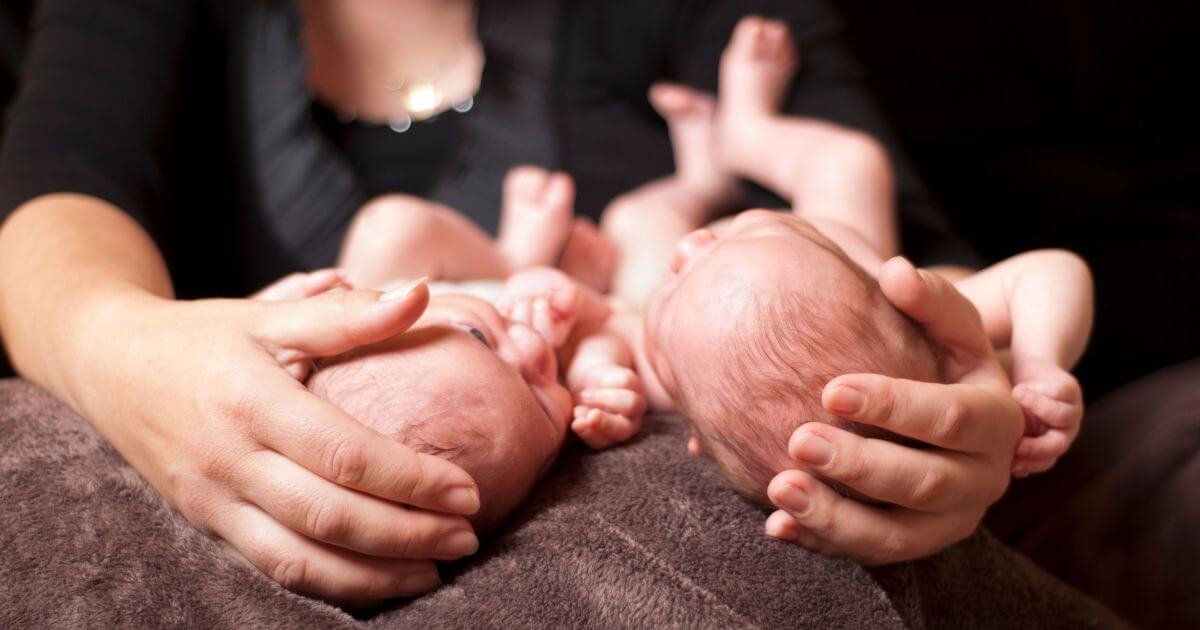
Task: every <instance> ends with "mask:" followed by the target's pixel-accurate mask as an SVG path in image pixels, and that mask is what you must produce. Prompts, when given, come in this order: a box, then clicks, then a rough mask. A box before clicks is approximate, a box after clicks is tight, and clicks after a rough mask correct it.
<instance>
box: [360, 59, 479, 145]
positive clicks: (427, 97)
mask: <svg viewBox="0 0 1200 630" xmlns="http://www.w3.org/2000/svg"><path fill="white" fill-rule="evenodd" d="M468 64H470V65H471V66H472V67H471V68H470V69H469V70H468V71H466V72H463V73H459V75H454V74H453V71H455V70H458V69H460V68H461V67H462V66H465V65H468ZM482 67H483V47H482V46H480V45H479V42H478V41H475V42H473V43H472V45H471V46H470V47H469V49H468V50H467V51H465V52H464V53H461V54H459V55H457V56H456V57H455V59H454V61H453V62H450V63H445V64H439V67H436V68H434V70H433V71H432V72H430V73H429V74H427V75H425V76H422V77H419V78H415V79H400V80H399V81H396V82H392V83H385V84H384V86H383V87H384V89H385V90H387V91H388V92H391V93H394V94H396V95H397V96H398V98H399V101H400V102H399V107H400V111H399V112H396V114H394V115H392V116H390V117H389V118H388V122H387V126H388V128H390V129H391V130H392V131H395V132H396V133H404V132H406V131H408V130H409V129H411V128H412V125H413V123H417V122H422V121H425V120H429V119H430V118H433V117H434V116H436V115H438V114H440V113H442V112H444V111H449V110H453V111H455V112H457V113H459V114H465V113H467V112H468V111H471V108H472V107H474V106H475V97H474V96H473V93H474V91H475V90H476V89H478V83H477V81H478V79H474V80H473V82H474V83H475V84H474V85H472V86H470V87H471V88H472V89H468V90H463V91H468V92H471V93H472V94H470V95H468V96H467V97H465V98H462V99H459V100H455V101H448V100H447V98H446V93H445V91H443V88H442V84H443V82H444V81H445V79H446V77H447V76H450V77H451V78H452V79H453V78H458V77H461V76H462V75H463V74H469V75H474V74H475V73H478V72H480V71H481V69H482ZM459 83H460V84H461V83H462V81H461V80H460V81H459ZM456 87H461V86H460V85H454V86H451V88H452V89H453V88H456ZM356 118H357V115H356V113H355V112H348V113H344V114H343V115H341V116H339V119H341V120H342V121H343V122H349V121H352V120H355V119H356Z"/></svg>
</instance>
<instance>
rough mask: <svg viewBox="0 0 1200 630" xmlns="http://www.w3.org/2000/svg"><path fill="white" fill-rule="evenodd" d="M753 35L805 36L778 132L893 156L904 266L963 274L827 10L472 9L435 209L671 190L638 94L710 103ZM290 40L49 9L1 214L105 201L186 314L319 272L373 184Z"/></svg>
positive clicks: (246, 27)
mask: <svg viewBox="0 0 1200 630" xmlns="http://www.w3.org/2000/svg"><path fill="white" fill-rule="evenodd" d="M750 13H756V14H761V15H767V16H776V17H780V18H782V19H785V20H787V21H788V22H789V23H790V24H791V25H792V29H793V32H794V33H795V35H796V38H797V41H798V44H799V47H800V50H801V52H802V56H803V60H804V61H803V65H802V68H801V72H800V76H799V78H798V80H797V82H796V85H795V88H794V90H793V93H792V95H791V97H790V99H789V102H788V104H787V110H788V111H789V112H791V113H795V114H803V115H808V116H813V117H818V118H823V119H827V120H831V121H835V122H838V123H841V124H844V125H847V126H851V127H855V128H859V129H863V130H865V131H867V132H869V133H872V134H873V135H875V136H876V137H878V138H879V139H880V140H882V141H883V142H884V143H885V144H886V145H887V146H889V147H890V148H891V150H892V155H893V157H894V158H895V162H896V166H897V172H898V178H897V179H898V192H899V207H900V211H901V226H902V229H903V233H904V235H905V238H906V240H905V251H906V252H908V253H909V254H910V255H912V256H914V257H915V258H917V259H918V260H921V261H924V262H937V261H950V260H963V259H964V257H965V256H968V255H969V254H968V253H967V252H968V251H969V250H967V249H966V248H965V246H964V245H963V244H962V242H961V241H959V240H957V239H955V238H953V237H952V235H951V234H950V233H949V230H948V229H947V227H946V224H945V222H944V220H943V219H942V217H941V214H940V213H939V212H938V211H937V210H936V209H935V208H934V206H933V205H932V204H931V202H930V200H929V199H928V196H927V194H926V192H925V189H924V187H923V185H922V184H921V183H920V181H919V180H918V179H917V178H916V176H915V175H914V174H913V172H912V169H911V168H910V167H909V165H908V162H907V161H906V160H904V159H902V158H901V157H900V154H899V151H897V149H896V144H895V142H894V141H893V138H892V137H891V136H890V134H888V133H887V131H886V128H885V125H884V124H883V121H882V119H881V117H880V115H879V114H878V112H877V111H876V109H875V108H874V107H873V105H872V104H871V102H870V99H869V97H868V95H867V94H866V93H865V91H864V88H863V86H862V82H861V73H860V70H859V68H858V66H857V65H856V64H855V62H854V61H853V59H852V58H851V56H850V55H849V53H848V52H847V50H846V48H845V47H844V46H843V45H842V43H841V40H840V35H841V28H842V27H841V23H840V22H839V20H838V19H837V18H836V16H835V15H834V14H833V12H832V10H831V8H830V7H829V6H828V5H827V4H826V2H825V1H823V0H660V1H658V2H646V1H645V0H608V1H606V2H594V1H592V0H505V1H504V2H500V1H499V0H483V1H482V2H481V6H480V17H479V35H480V39H481V41H482V42H483V44H484V49H485V54H486V56H487V66H486V68H485V71H484V77H483V81H482V84H481V87H480V92H479V94H478V97H477V99H476V107H475V109H474V110H473V111H472V112H471V113H470V114H469V115H468V116H466V117H463V118H462V119H461V120H462V122H461V125H462V127H463V128H462V129H461V130H460V132H458V133H454V134H448V135H447V136H445V137H457V138H458V141H457V142H456V143H454V146H452V147H447V146H446V145H442V147H441V148H442V151H441V152H440V154H441V155H442V156H443V158H439V159H445V158H446V157H447V156H448V157H449V162H448V163H445V164H441V165H437V166H438V168H437V169H436V170H437V171H439V173H438V175H437V177H436V183H434V184H433V185H432V187H431V188H429V191H428V196H430V197H432V198H435V199H437V200H439V201H442V202H444V203H447V204H448V205H450V206H452V207H455V208H457V209H459V210H460V211H462V212H464V213H465V214H467V215H468V216H470V217H471V218H472V219H473V220H475V221H476V222H477V223H479V224H480V225H481V226H483V227H484V228H486V229H489V230H492V229H494V228H495V224H496V220H497V217H498V207H499V195H500V182H501V180H502V178H503V175H504V173H505V172H506V171H507V170H508V169H509V168H511V167H512V166H515V165H517V164H521V163H533V164H540V165H543V166H546V167H549V168H559V169H563V170H566V171H568V172H570V173H571V174H572V175H573V176H574V177H575V178H576V182H577V186H578V203H577V211H578V212H579V213H580V214H584V215H589V216H593V217H595V216H598V214H599V212H600V211H601V210H602V209H603V207H604V205H605V204H606V203H607V201H608V200H610V199H612V198H613V197H614V196H616V195H618V194H620V193H622V192H625V191H627V190H629V189H630V188H633V187H634V186H637V185H638V184H641V183H643V182H645V181H648V180H650V179H653V178H655V177H660V176H662V175H664V174H666V173H669V172H670V171H671V169H672V160H671V151H670V144H669V141H668V139H667V135H666V133H665V131H666V130H665V126H664V124H663V122H662V121H661V120H660V119H659V118H658V117H657V116H656V115H655V114H654V112H653V110H652V109H651V108H650V106H649V104H648V103H647V101H646V92H647V89H648V88H649V86H650V84H651V83H652V82H654V81H655V80H658V79H661V78H669V79H674V80H678V81H682V82H684V83H687V84H689V85H692V86H694V87H697V88H700V89H704V90H707V91H715V86H716V77H717V64H718V60H719V57H720V53H721V50H722V49H723V48H724V46H725V44H726V42H727V41H728V39H729V36H730V34H731V32H732V30H733V26H734V24H736V22H737V20H738V19H739V18H741V17H742V16H744V15H747V14H750ZM300 20H301V16H300V12H299V9H298V8H297V7H296V5H295V4H294V3H293V2H292V1H291V0H273V1H271V0H255V1H253V2H247V1H246V0H173V1H171V2H163V1H162V0H112V1H110V2H95V1H94V0H43V2H42V3H41V6H39V8H38V11H37V14H36V18H35V21H34V24H33V35H32V38H31V42H30V47H29V49H28V50H27V54H26V57H25V67H24V82H23V84H22V86H21V88H20V92H19V94H18V96H17V100H16V101H15V102H14V103H13V105H12V107H11V109H10V112H9V120H8V123H7V124H8V128H7V131H6V137H5V141H4V147H3V151H2V153H0V211H2V212H5V213H7V212H9V211H11V210H12V209H14V208H16V207H17V206H19V205H20V204H21V203H23V202H24V201H27V200H29V199H31V198H34V197H36V196H39V195H43V194H48V193H52V192H78V193H83V194H88V195H92V196H95V197H98V198H101V199H104V200H107V201H109V202H111V203H113V204H115V205H117V206H119V207H121V208H122V209H124V210H126V211H127V212H129V213H130V214H131V215H132V216H134V217H136V218H137V219H138V220H139V221H141V222H142V223H143V224H144V225H145V226H146V227H147V228H148V229H149V230H150V231H151V233H152V234H153V235H154V237H155V238H156V240H157V242H158V243H159V245H160V246H161V247H162V248H163V250H164V252H165V254H166V256H167V260H168V264H169V265H170V267H171V270H172V273H173V277H174V279H175V281H176V285H177V289H178V290H179V292H180V294H181V295H184V296H194V295H214V294H215V295H236V294H244V293H245V292H247V291H249V290H251V289H253V288H255V287H257V286H261V285H262V284H264V283H266V282H268V281H270V280H272V279H274V278H276V277H278V276H280V275H282V274H284V273H286V272H289V271H293V270H296V269H302V268H314V267H319V266H325V265H328V264H330V263H331V262H332V261H333V260H334V257H335V255H336V252H337V248H338V246H339V244H340V240H341V235H342V234H343V233H344V230H345V228H346V224H347V222H348V221H349V218H350V216H351V215H352V214H353V212H354V210H355V209H357V208H358V207H359V206H361V204H362V203H363V202H365V201H366V200H367V199H368V198H369V195H371V194H374V193H378V192H381V190H379V188H380V186H381V184H380V183H379V182H380V181H381V180H380V178H378V177H375V176H374V175H372V171H371V169H368V168H367V167H366V166H365V161H371V162H372V163H373V164H374V163H375V159H373V158H371V157H370V153H369V152H368V153H365V154H358V153H355V155H354V157H353V158H348V157H347V154H346V153H345V152H344V150H343V148H344V147H345V146H348V145H346V144H343V145H342V147H343V148H339V146H338V144H336V143H334V142H331V141H330V136H329V135H328V134H327V133H325V132H322V130H321V126H320V125H319V124H317V123H316V122H315V121H314V118H313V105H312V103H311V100H310V98H309V95H308V92H307V90H306V88H305V85H304V63H305V62H304V50H303V47H302V45H301V43H300V41H299V37H298V31H299V27H300ZM318 118H319V116H318ZM414 137H415V136H414ZM394 139H397V140H400V141H401V143H396V144H394V145H391V146H390V147H389V148H388V151H398V152H400V154H398V155H396V154H394V155H392V156H391V157H390V158H389V157H388V156H387V155H382V154H381V155H380V156H378V159H379V160H381V162H380V163H385V164H386V163H387V161H388V160H389V159H391V160H397V163H401V164H411V163H412V161H413V160H414V159H419V157H414V154H408V155H404V154H403V152H404V151H406V150H408V149H411V150H412V151H414V152H424V151H425V150H426V149H425V148H421V147H419V145H418V144H417V141H413V142H404V141H406V140H411V138H405V137H403V136H399V137H397V138H394ZM446 142H449V141H446ZM362 155H367V156H368V157H367V158H365V159H364V158H363V157H362ZM439 159H431V160H429V163H430V164H435V165H436V163H437V162H438V161H439ZM417 179H421V178H420V177H417ZM384 185H385V186H391V185H394V184H384ZM426 186H427V187H428V182H426ZM748 205H768V206H771V205H774V206H782V205H783V204H782V202H781V201H780V200H778V199H770V198H765V199H755V200H750V201H749V202H748Z"/></svg>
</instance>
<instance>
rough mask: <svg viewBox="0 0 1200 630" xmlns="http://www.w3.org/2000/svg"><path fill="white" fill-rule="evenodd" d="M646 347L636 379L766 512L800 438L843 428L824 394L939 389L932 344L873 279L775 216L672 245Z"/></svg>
mask: <svg viewBox="0 0 1200 630" xmlns="http://www.w3.org/2000/svg"><path fill="white" fill-rule="evenodd" d="M644 348H645V356H646V358H647V363H648V365H649V367H650V370H645V371H647V372H650V371H652V372H653V374H654V375H655V376H656V379H657V383H658V384H660V385H661V387H662V392H663V393H665V394H666V395H667V397H668V398H669V399H670V402H671V404H672V405H673V406H676V407H677V409H678V410H679V412H680V413H681V414H682V415H683V416H684V418H686V419H687V422H688V425H689V426H690V427H691V429H692V432H693V436H694V438H695V439H696V440H698V442H699V445H700V446H701V447H702V449H703V451H704V452H705V453H706V454H707V455H708V456H710V457H711V458H712V459H713V460H714V461H715V462H716V464H717V465H718V467H719V468H720V470H721V472H722V473H723V474H724V475H725V477H726V478H727V479H728V480H729V482H730V483H731V484H732V485H733V487H734V488H736V489H737V490H739V491H740V492H741V493H742V494H744V495H746V496H747V497H749V498H751V499H753V500H756V501H758V502H761V503H764V504H766V503H769V502H768V500H767V497H766V489H767V484H768V482H769V481H770V480H771V478H772V477H774V476H775V475H776V474H777V473H779V472H780V471H782V470H785V469H787V468H790V467H792V460H791V458H790V457H789V456H788V453H787V444H788V438H789V437H790V436H791V434H792V432H793V431H794V430H795V429H796V428H797V427H798V426H800V425H801V424H803V423H805V422H809V421H814V420H815V421H821V422H828V423H833V424H839V425H844V424H845V423H844V422H842V421H840V420H838V419H837V418H836V417H835V416H833V415H832V414H830V413H829V412H827V411H825V409H824V408H823V407H822V406H821V401H820V392H821V390H822V388H823V387H824V386H825V383H827V382H829V381H830V380H831V379H833V378H834V377H836V376H838V375H840V374H847V373H855V372H872V373H877V374H885V375H888V376H894V377H902V378H909V379H915V380H922V381H933V380H936V379H937V370H936V358H935V355H934V351H933V349H932V348H931V347H930V344H929V342H928V341H927V340H926V339H925V337H924V335H923V334H922V333H921V332H920V331H919V330H918V329H917V328H916V327H915V326H914V325H913V324H912V323H911V322H910V321H909V320H907V319H906V318H905V317H904V316H903V315H901V314H900V313H899V312H898V311H897V310H896V309H895V308H894V307H893V306H892V305H891V304H890V303H889V302H888V301H887V299H886V298H885V297H884V296H883V294H882V293H881V292H880V290H879V285H878V283H877V282H876V281H875V279H874V278H872V277H871V276H870V275H869V274H867V273H865V272H864V271H863V269H862V268H860V267H859V266H858V265H857V264H855V263H854V262H853V261H851V260H850V259H849V258H848V257H847V256H846V255H845V254H844V253H843V252H842V250H841V249H840V248H839V247H838V246H837V245H835V244H834V243H833V242H832V241H831V240H829V239H828V238H827V237H826V236H824V235H823V234H821V233H820V232H818V231H817V230H816V229H815V228H813V227H812V225H810V224H808V223H807V222H805V221H803V220H801V219H799V218H797V217H794V216H790V215H787V214H783V213H778V212H768V211H752V212H746V213H743V214H741V215H739V216H738V217H737V218H736V219H735V220H734V221H733V222H732V223H727V224H726V225H724V226H722V227H720V228H719V229H718V230H716V231H715V232H713V231H708V230H702V231H699V232H695V233H693V234H691V235H689V236H688V237H687V238H685V239H684V240H683V241H682V242H681V243H680V244H679V245H678V246H677V248H676V255H675V256H674V257H673V258H672V261H671V276H670V278H669V279H668V280H667V281H666V282H665V283H664V284H662V285H661V286H660V287H659V289H658V290H657V291H655V293H654V294H653V295H652V297H651V299H650V302H649V303H648V304H647V306H646V310H645V343H644ZM659 401H660V404H661V401H662V399H661V398H660V399H659ZM844 428H853V427H847V426H844ZM860 432H861V431H860Z"/></svg>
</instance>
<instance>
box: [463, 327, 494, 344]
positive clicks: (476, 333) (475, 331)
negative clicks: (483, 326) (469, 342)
mask: <svg viewBox="0 0 1200 630" xmlns="http://www.w3.org/2000/svg"><path fill="white" fill-rule="evenodd" d="M463 328H464V329H465V330H466V331H467V332H469V333H471V336H472V337H475V338H476V339H478V340H479V343H481V344H483V345H485V346H487V347H489V348H491V347H492V344H491V342H489V341H488V338H487V335H485V334H483V331H482V330H479V329H478V328H476V327H474V326H467V325H466V324H463Z"/></svg>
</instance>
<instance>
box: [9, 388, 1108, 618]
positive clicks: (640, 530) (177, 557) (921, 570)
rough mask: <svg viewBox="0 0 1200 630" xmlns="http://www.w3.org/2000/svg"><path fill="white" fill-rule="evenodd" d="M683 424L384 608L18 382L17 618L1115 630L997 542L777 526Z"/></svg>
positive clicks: (609, 460) (13, 503) (13, 446)
mask: <svg viewBox="0 0 1200 630" xmlns="http://www.w3.org/2000/svg"><path fill="white" fill-rule="evenodd" d="M763 516H764V515H763V513H762V511H761V510H759V509H758V508H756V507H753V506H751V505H748V504H747V503H745V502H744V501H742V500H741V499H740V498H738V497H737V496H736V495H735V494H733V493H732V492H731V491H729V490H727V489H725V487H724V486H723V485H722V484H721V482H720V480H719V478H718V477H717V476H716V474H715V473H714V472H713V471H712V470H710V468H709V467H708V466H707V465H706V464H705V463H704V462H703V461H701V460H697V459H694V458H691V457H689V456H687V455H686V453H685V452H684V448H683V430H682V427H681V426H680V425H679V423H678V421H676V420H673V419H669V418H660V419H651V420H650V421H649V422H648V423H647V429H646V431H645V433H644V434H643V435H642V436H640V437H639V438H638V439H637V440H635V441H634V443H632V444H630V445H628V446H625V447H622V448H616V449H612V450H609V451H605V452H601V453H592V452H587V451H584V450H582V449H574V450H571V451H569V452H568V453H566V454H565V455H564V457H563V459H562V461H561V462H560V463H559V465H558V466H557V467H556V468H555V471H554V472H553V473H552V474H551V476H550V478H548V479H547V480H546V481H545V483H544V484H543V485H542V486H541V488H540V489H539V490H538V491H537V492H536V493H535V495H534V496H533V497H532V498H531V500H530V501H529V502H528V503H527V504H526V506H525V508H524V509H523V511H522V513H521V514H519V515H518V516H517V518H515V519H514V520H513V522H511V524H510V525H509V526H508V527H506V528H505V529H504V531H502V532H501V533H500V534H499V535H498V536H497V537H496V538H495V539H494V540H492V541H490V542H489V543H487V544H486V545H485V547H484V549H483V550H482V551H481V552H480V553H479V554H478V555H477V556H476V557H474V558H472V559H471V560H470V561H468V562H466V563H464V564H462V565H461V566H457V567H448V568H447V572H446V578H447V582H448V583H447V585H446V586H445V587H443V588H442V589H440V590H438V591H436V592H434V593H432V594H429V595H427V596H425V597H422V598H420V599H417V600H415V601H410V602H395V603H393V604H392V605H390V606H388V607H386V608H384V609H383V611H382V612H379V613H378V614H375V615H374V616H372V617H371V618H369V619H356V618H355V617H352V616H350V615H348V614H346V613H344V612H342V611H341V610H338V609H336V608H333V607H330V606H327V605H325V604H323V603H321V602H318V601H314V600H311V599H308V598H305V597H302V596H299V595H295V594H292V593H289V592H287V591H285V590H283V589H282V588H280V587H279V586H278V585H276V584H275V583H274V582H272V581H271V580H270V579H268V578H267V577H266V576H264V575H263V574H261V573H259V572H258V571H257V570H256V569H254V568H253V567H252V566H250V565H249V564H247V563H246V562H244V561H242V560H240V559H239V558H238V557H237V556H236V555H235V554H234V553H233V552H231V551H229V550H228V549H226V548H224V547H223V546H222V545H220V544H219V543H217V542H214V541H212V540H210V539H208V538H206V537H204V536H203V535H201V534H200V533H198V532H197V531H196V530H194V529H192V528H191V527H190V526H189V525H188V524H187V522H186V521H185V520H184V519H183V518H182V517H181V516H180V515H179V514H177V513H175V512H174V511H172V510H171V509H170V508H169V507H168V506H167V505H166V504H165V503H164V502H163V501H162V499H160V498H159V497H158V496H157V495H156V494H155V493H154V491H153V490H152V489H151V488H150V487H149V486H148V485H147V484H146V483H145V482H144V481H143V480H142V479H141V478H140V477H139V476H138V475H137V473H135V472H134V471H133V470H132V469H131V468H130V467H129V466H128V465H127V464H126V463H125V462H124V461H123V460H122V459H121V457H120V456H119V455H117V454H116V453H115V452H114V451H113V450H112V448H110V447H109V446H108V445H107V444H106V443H105V442H104V441H103V439H102V438H100V437H99V436H98V435H97V434H96V433H95V431H93V430H92V429H91V428H90V426H89V425H88V424H87V423H86V422H84V421H83V420H81V419H79V418H78V417H76V416H75V415H74V414H72V413H70V412H69V411H67V410H66V409H65V408H63V407H62V406H61V405H59V404H58V403H57V402H55V401H54V400H53V399H52V398H51V397H50V396H49V395H47V394H46V393H44V392H42V391H41V390H38V389H37V388H35V387H33V386H31V385H28V384H26V383H24V382H22V381H16V380H10V381H3V382H0V627H4V628H25V627H47V626H51V627H71V628H76V627H184V626H187V627H255V628H271V627H279V628H302V627H351V626H357V625H361V624H367V625H372V626H380V627H405V628H409V627H420V628H431V627H433V628H436V627H454V628H505V629H512V628H528V627H532V628H564V627H579V628H638V627H654V628H657V627H671V626H675V627H689V628H692V627H695V628H733V627H740V628H795V627H815V628H828V627H872V628H904V627H912V628H926V627H974V628H981V627H1023V628H1039V627H1045V628H1063V627H1113V626H1119V625H1121V622H1120V620H1119V619H1117V618H1116V617H1115V616H1113V615H1112V614H1111V613H1110V612H1108V611H1107V610H1106V609H1104V608H1103V607H1101V606H1100V605H1099V604H1097V603H1095V602H1094V601H1093V600H1090V599H1088V598H1087V597H1085V596H1083V595H1080V594H1078V593H1076V592H1074V591H1072V590H1070V589H1069V588H1067V587H1066V586H1064V585H1063V584H1062V583H1060V582H1058V581H1057V580H1055V579H1054V578H1052V577H1050V576H1049V575H1047V574H1046V573H1044V572H1043V571H1041V570H1040V569H1038V568H1037V567H1035V566H1034V565H1033V564H1032V563H1030V562H1029V561H1028V560H1026V559H1024V558H1023V557H1021V556H1019V555H1017V554H1015V553H1013V552H1010V551H1008V550H1007V549H1005V548H1004V547H1002V546H1001V545H1000V544H998V543H997V542H996V541H995V540H994V539H993V538H991V537H990V536H989V535H987V534H985V533H980V534H978V535H976V536H975V537H973V538H972V539H970V540H968V541H967V542H965V543H963V544H961V545H958V546H956V547H954V548H952V549H950V550H948V551H946V552H943V553H942V554H939V555H937V556H935V557H933V558H930V559H927V560H924V561H920V562H915V563H907V564H900V565H893V566H890V567H885V568H882V569H876V570H873V571H868V570H866V569H863V568H862V567H859V566H858V565H856V564H854V563H852V562H848V561H845V560H836V559H831V558H825V557H822V556H818V555H814V554H811V553H808V552H807V551H805V550H803V549H801V548H799V547H796V546H794V545H790V544H785V543H781V542H778V541H773V540H770V539H768V538H767V537H765V536H764V535H763V534H762V522H763Z"/></svg>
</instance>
